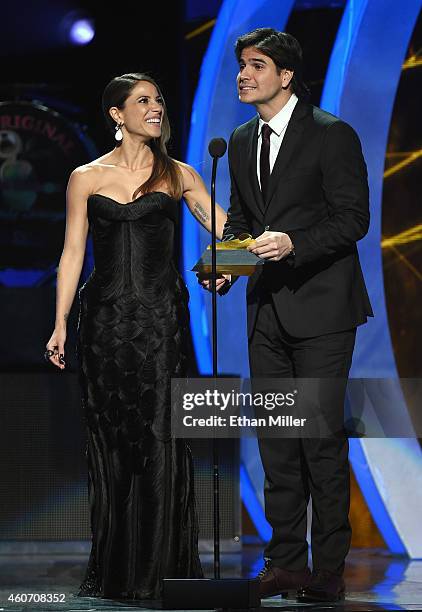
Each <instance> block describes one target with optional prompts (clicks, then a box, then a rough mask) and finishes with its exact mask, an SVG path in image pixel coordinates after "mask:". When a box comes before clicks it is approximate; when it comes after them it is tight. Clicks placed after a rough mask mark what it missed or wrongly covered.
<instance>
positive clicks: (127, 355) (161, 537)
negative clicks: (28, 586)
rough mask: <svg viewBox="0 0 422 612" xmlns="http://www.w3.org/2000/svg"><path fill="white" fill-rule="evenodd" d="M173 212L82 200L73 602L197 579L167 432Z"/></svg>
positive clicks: (177, 443) (176, 288)
mask: <svg viewBox="0 0 422 612" xmlns="http://www.w3.org/2000/svg"><path fill="white" fill-rule="evenodd" d="M177 208H178V203H177V202H176V201H175V200H174V199H172V198H171V197H170V196H169V195H167V194H165V193H163V192H152V193H148V194H144V195H142V196H140V197H138V198H137V199H136V200H134V201H133V202H130V203H129V204H119V203H118V202H116V201H115V200H113V199H111V198H108V197H106V196H102V195H98V194H94V195H92V196H90V197H89V200H88V219H89V223H90V229H91V232H92V239H93V247H94V259H95V269H94V272H93V273H92V275H91V276H90V278H89V279H88V281H87V282H86V283H85V285H84V286H83V287H82V289H81V290H80V316H79V326H78V330H79V340H78V358H79V366H80V367H79V371H80V379H81V388H82V396H83V403H84V413H85V418H86V424H87V432H88V445H87V458H88V474H89V480H88V490H89V502H90V509H91V529H92V550H91V556H90V559H89V563H88V568H87V571H86V576H85V579H84V581H83V583H82V585H81V587H80V592H79V595H81V596H84V595H85V596H97V597H107V598H130V599H150V598H152V599H156V598H159V597H160V591H161V579H162V578H163V577H166V578H185V577H186V578H187V577H201V576H202V570H201V564H200V561H199V556H198V526H197V519H196V511H195V498H194V491H193V471H192V459H191V455H190V450H189V447H188V446H187V444H186V442H185V441H184V440H180V439H172V438H171V435H170V379H171V377H183V376H185V375H186V367H187V337H188V324H189V311H188V292H187V289H186V287H185V284H184V283H183V280H182V278H181V276H180V274H179V272H178V271H177V269H176V266H175V265H174V261H173V237H174V228H175V222H176V218H177Z"/></svg>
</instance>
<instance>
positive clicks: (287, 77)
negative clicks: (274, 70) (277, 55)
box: [281, 69, 294, 89]
mask: <svg viewBox="0 0 422 612" xmlns="http://www.w3.org/2000/svg"><path fill="white" fill-rule="evenodd" d="M293 75H294V71H293V70H287V69H284V70H283V76H282V79H281V86H282V88H283V89H288V87H289V85H290V83H291V82H292V79H293Z"/></svg>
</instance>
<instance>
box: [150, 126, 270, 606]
mask: <svg viewBox="0 0 422 612" xmlns="http://www.w3.org/2000/svg"><path fill="white" fill-rule="evenodd" d="M226 148H227V144H226V142H225V140H223V139H222V138H215V139H213V140H212V141H211V142H210V145H209V152H210V155H211V156H212V174H211V239H212V241H211V292H212V377H213V381H214V384H216V383H217V381H218V367H217V248H216V218H215V217H216V215H215V178H216V174H217V164H218V158H219V157H222V156H223V155H224V153H225V152H226ZM213 502H214V503H213V506H214V507H213V515H214V579H213V580H209V579H207V578H164V579H163V594H162V609H169V610H209V609H210V608H215V609H230V610H233V609H238V610H245V609H247V610H252V609H255V610H257V609H258V608H259V607H260V603H261V602H260V598H259V581H258V580H257V579H256V578H255V579H254V578H252V579H251V578H224V579H222V578H221V577H220V499H219V462H218V440H217V438H215V437H214V438H213Z"/></svg>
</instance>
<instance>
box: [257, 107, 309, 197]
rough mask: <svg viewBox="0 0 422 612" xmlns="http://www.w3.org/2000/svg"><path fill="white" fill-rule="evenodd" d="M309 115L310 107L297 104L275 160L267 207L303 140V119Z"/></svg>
mask: <svg viewBox="0 0 422 612" xmlns="http://www.w3.org/2000/svg"><path fill="white" fill-rule="evenodd" d="M307 115H308V105H307V104H304V103H303V102H300V101H299V102H297V104H296V106H295V109H294V111H293V113H292V116H291V118H290V121H289V124H288V126H287V129H286V133H285V134H284V138H283V141H282V143H281V147H280V150H279V152H278V155H277V159H276V160H275V164H274V167H273V171H272V172H271V176H270V184H269V189H268V203H267V207H268V206H269V205H270V204H271V199H272V197H273V195H274V192H275V190H276V187H277V185H278V183H279V181H280V180H281V177H282V176H283V172H284V171H285V170H286V168H287V166H288V164H289V162H290V160H291V159H292V157H293V155H294V152H295V149H296V147H297V145H298V144H299V142H300V140H301V136H302V132H303V130H304V128H305V126H304V121H303V119H304V118H305V117H306V116H307ZM255 155H256V149H255Z"/></svg>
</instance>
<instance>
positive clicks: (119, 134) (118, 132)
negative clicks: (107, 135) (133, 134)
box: [114, 123, 123, 142]
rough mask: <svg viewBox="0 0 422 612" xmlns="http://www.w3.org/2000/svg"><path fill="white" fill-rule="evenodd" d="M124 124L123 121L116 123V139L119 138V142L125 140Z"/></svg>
mask: <svg viewBox="0 0 422 612" xmlns="http://www.w3.org/2000/svg"><path fill="white" fill-rule="evenodd" d="M122 125H123V123H116V126H115V128H114V129H115V130H116V133H115V134H114V138H115V140H117V142H121V141H122V140H123V132H122Z"/></svg>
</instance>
